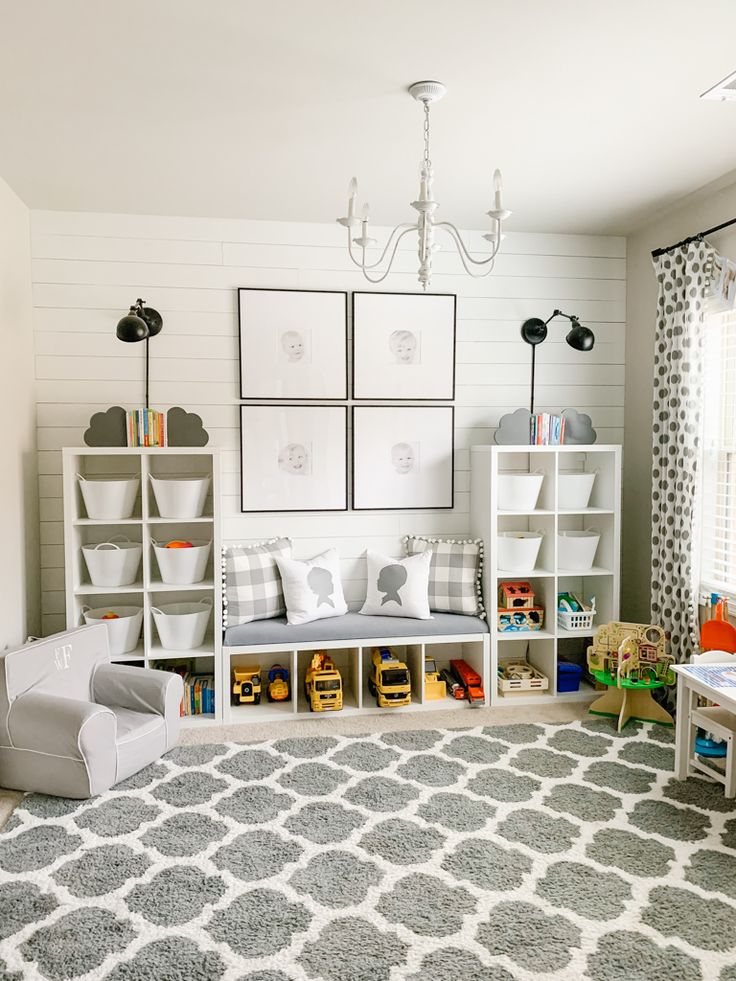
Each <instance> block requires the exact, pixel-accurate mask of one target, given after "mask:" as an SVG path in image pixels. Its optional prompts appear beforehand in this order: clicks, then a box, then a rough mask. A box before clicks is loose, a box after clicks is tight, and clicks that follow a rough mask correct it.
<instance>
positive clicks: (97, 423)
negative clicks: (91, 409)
mask: <svg viewBox="0 0 736 981" xmlns="http://www.w3.org/2000/svg"><path fill="white" fill-rule="evenodd" d="M84 442H85V443H86V444H87V446H127V444H128V435H127V420H126V414H125V409H123V408H122V406H120V405H113V406H112V407H111V408H110V409H106V410H105V412H95V413H94V415H93V416H92V417H91V418H90V420H89V428H88V429H87V430H86V431H85V433H84Z"/></svg>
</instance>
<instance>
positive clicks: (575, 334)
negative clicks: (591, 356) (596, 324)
mask: <svg viewBox="0 0 736 981" xmlns="http://www.w3.org/2000/svg"><path fill="white" fill-rule="evenodd" d="M565 340H566V341H567V343H568V344H569V345H570V347H572V348H574V349H575V350H576V351H592V349H593V345H594V344H595V334H594V333H593V331H592V330H590V328H588V327H583V325H582V324H581V323H580V321H579V320H578V319H577V317H573V318H572V327H571V328H570V332H569V333H568V335H567V337H566V338H565Z"/></svg>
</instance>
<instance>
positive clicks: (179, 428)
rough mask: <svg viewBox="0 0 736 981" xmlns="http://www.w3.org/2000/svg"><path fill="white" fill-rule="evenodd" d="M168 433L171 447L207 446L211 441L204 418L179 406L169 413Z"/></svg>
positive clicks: (167, 421)
mask: <svg viewBox="0 0 736 981" xmlns="http://www.w3.org/2000/svg"><path fill="white" fill-rule="evenodd" d="M166 432H167V441H168V445H169V446H206V445H207V444H208V443H209V441H210V434H209V433H208V432H207V430H206V429H205V428H204V426H203V425H202V417H201V416H198V415H197V413H196V412H187V411H186V409H182V408H181V406H178V405H175V406H174V408H173V409H169V411H168V413H167V416H166Z"/></svg>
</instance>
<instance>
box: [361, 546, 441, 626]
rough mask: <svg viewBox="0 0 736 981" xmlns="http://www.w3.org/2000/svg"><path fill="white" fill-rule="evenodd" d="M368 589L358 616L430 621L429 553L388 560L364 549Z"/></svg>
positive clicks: (388, 558)
mask: <svg viewBox="0 0 736 981" xmlns="http://www.w3.org/2000/svg"><path fill="white" fill-rule="evenodd" d="M366 558H367V560H368V586H367V589H366V597H365V603H364V604H363V609H362V610H361V611H360V612H361V613H365V614H366V615H367V616H378V617H411V618H412V619H413V620H431V619H433V618H432V614H431V613H430V612H429V567H430V565H431V563H432V553H431V552H421V553H420V554H419V555H410V556H408V558H405V559H392V558H390V557H389V556H388V555H381V554H380V552H373V551H371V549H368V551H367V552H366Z"/></svg>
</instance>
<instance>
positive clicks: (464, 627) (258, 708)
mask: <svg viewBox="0 0 736 981" xmlns="http://www.w3.org/2000/svg"><path fill="white" fill-rule="evenodd" d="M374 647H391V648H392V649H393V651H394V652H395V653H396V655H397V657H399V658H400V659H402V660H403V661H405V663H406V664H407V665H408V667H409V671H410V673H411V682H412V703H411V705H406V706H403V707H400V708H389V709H387V708H378V706H377V705H376V701H375V699H374V698H372V697H371V696H370V694H369V692H368V671H369V668H370V663H371V652H372V649H373V648H374ZM315 651H329V652H330V655H331V657H332V658H333V660H334V662H335V664H336V666H337V668H338V670H339V671H340V673H341V675H342V679H343V709H342V713H341V714H342V715H356V714H360V715H368V714H377V713H387V712H389V713H394V712H417V711H418V712H422V711H427V710H437V709H468V708H470V705H469V703H468V702H467V701H459V700H457V699H454V698H449V697H447V698H444V699H441V700H440V699H438V700H434V701H433V700H429V699H425V693H424V659H425V656H426V657H430V658H434V659H435V661H436V662H437V667H438V668H439V669H441V668H444V667H447V666H448V665H449V662H450V660H451V659H452V658H463V659H464V660H465V661H467V662H468V664H469V665H470V666H471V667H472V668H473V669H474V670H475V671H477V672H478V674H479V675H480V676H481V678H482V679H483V687H484V691H485V696H486V705H488V704H490V687H491V684H492V683H495V679H492V678H491V675H490V653H489V652H490V634H489V632H488V625H487V623H486V622H485V621H484V620H480V619H478V618H477V617H469V616H459V615H457V614H453V613H435V614H433V618H432V619H431V620H413V619H408V618H405V617H379V616H375V617H373V616H362V615H361V614H359V613H346V614H345V616H342V617H333V618H331V619H328V620H316V621H314V622H313V623H305V624H300V625H298V626H291V625H289V624H287V622H286V619H285V618H277V619H273V620H256V621H254V622H253V623H245V624H242V625H240V626H235V627H228V628H227V629H226V630H225V632H224V639H223V647H222V660H223V663H222V687H221V691H222V692H223V705H222V711H223V721H224V722H225V724H228V723H234V724H238V725H240V724H245V723H248V722H264V721H271V720H273V721H277V720H282V721H284V720H286V719H289V718H307V717H308V718H312V719H315V718H318V717H319V716H316V715H313V714H311V713H310V711H309V705H308V704H307V702H306V700H305V698H304V676H305V674H306V671H307V667H308V665H309V662H310V660H311V658H312V656H313V655H314V653H315ZM275 664H281V665H283V666H284V667H285V668H288V669H289V675H290V684H291V700H290V701H288V702H271V703H269V702H268V701H267V699H266V697H265V685H264V697H263V698H262V700H261V703H260V705H252V704H249V705H231V704H230V696H229V692H230V690H231V678H232V669H233V668H234V667H245V668H247V667H253V666H254V665H259V667H260V669H261V672H262V675H263V676H264V680H265V676H266V675H267V674H268V670H269V668H272V667H273V666H274V665H275ZM325 714H326V716H331V717H334V715H335V713H332V712H330V713H325Z"/></svg>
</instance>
